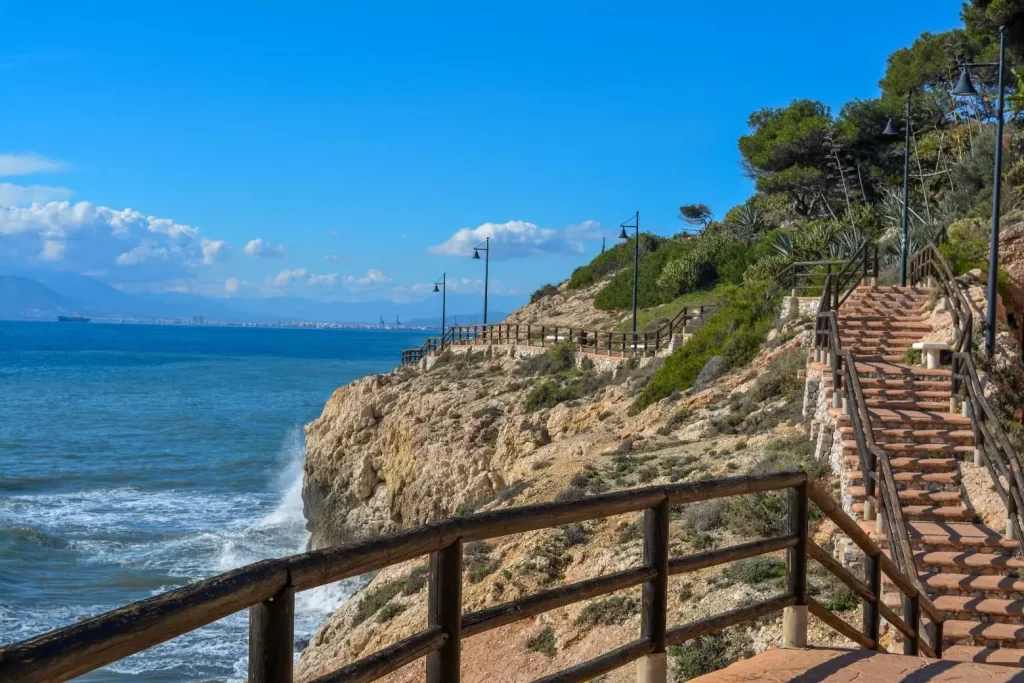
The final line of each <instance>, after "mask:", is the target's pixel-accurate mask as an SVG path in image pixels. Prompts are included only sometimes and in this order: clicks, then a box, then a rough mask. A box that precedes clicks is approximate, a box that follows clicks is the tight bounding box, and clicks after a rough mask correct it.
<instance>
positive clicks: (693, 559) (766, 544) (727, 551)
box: [668, 536, 800, 575]
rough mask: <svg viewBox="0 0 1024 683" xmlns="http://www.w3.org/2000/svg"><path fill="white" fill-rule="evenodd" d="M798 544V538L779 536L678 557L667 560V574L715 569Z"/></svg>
mask: <svg viewBox="0 0 1024 683" xmlns="http://www.w3.org/2000/svg"><path fill="white" fill-rule="evenodd" d="M799 542H800V537H799V536H779V537H777V538H767V539H764V540H762V541H751V542H750V543H743V544H740V545H734V546H731V547H729V548H722V549H720V550H708V551H707V552H703V553H698V554H696V555H687V556H686V557H678V558H675V559H673V560H669V563H668V573H669V574H672V575H675V574H685V573H688V572H695V571H697V570H698V569H706V568H707V567H715V566H718V565H720V564H725V563H726V562H736V561H738V560H745V559H747V558H749V557H756V556H758V555H764V554H766V553H773V552H777V551H779V550H786V549H788V548H795V547H796V545H797V544H798V543H799Z"/></svg>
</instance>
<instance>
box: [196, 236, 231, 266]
mask: <svg viewBox="0 0 1024 683" xmlns="http://www.w3.org/2000/svg"><path fill="white" fill-rule="evenodd" d="M200 245H201V248H202V250H203V265H204V266H212V265H213V264H214V263H217V262H218V261H222V260H224V258H225V257H227V255H228V243H227V242H225V241H224V240H211V239H209V238H206V237H204V238H203V239H202V241H201V242H200Z"/></svg>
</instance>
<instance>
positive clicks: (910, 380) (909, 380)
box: [821, 372, 953, 396]
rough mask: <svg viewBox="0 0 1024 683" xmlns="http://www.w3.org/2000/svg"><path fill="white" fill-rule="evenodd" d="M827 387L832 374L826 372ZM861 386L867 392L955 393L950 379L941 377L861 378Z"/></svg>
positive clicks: (823, 377)
mask: <svg viewBox="0 0 1024 683" xmlns="http://www.w3.org/2000/svg"><path fill="white" fill-rule="evenodd" d="M821 379H822V381H823V382H824V383H825V385H826V386H828V387H831V386H832V373H831V372H826V373H824V374H822V376H821ZM860 386H861V388H862V389H864V391H865V392H866V391H867V390H868V389H902V390H905V391H918V390H920V391H942V392H944V393H945V394H946V395H947V396H948V395H949V394H950V392H952V391H953V383H952V381H951V380H949V379H943V378H941V377H929V378H922V379H918V378H914V377H861V378H860Z"/></svg>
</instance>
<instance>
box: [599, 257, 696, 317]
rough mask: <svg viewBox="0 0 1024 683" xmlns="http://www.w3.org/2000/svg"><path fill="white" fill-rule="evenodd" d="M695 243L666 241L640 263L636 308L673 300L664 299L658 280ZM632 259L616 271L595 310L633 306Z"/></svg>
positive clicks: (622, 309) (625, 308) (614, 309)
mask: <svg viewBox="0 0 1024 683" xmlns="http://www.w3.org/2000/svg"><path fill="white" fill-rule="evenodd" d="M690 241H692V240H665V241H663V242H661V243H659V245H658V248H657V249H655V250H654V251H652V252H651V253H650V254H649V255H648V256H647V257H645V258H643V259H641V261H640V272H639V274H638V277H637V305H638V306H640V307H641V308H649V307H651V306H656V305H658V304H663V303H666V302H668V301H671V300H672V299H673V298H675V296H669V297H664V296H663V295H662V293H661V292H660V291H659V289H658V278H659V277H660V276H661V272H662V270H664V268H665V266H666V265H667V264H668V263H669V262H670V261H672V260H674V259H676V258H680V257H682V256H683V255H684V254H686V253H687V252H688V251H689V250H690V249H691V248H692V247H690V246H689V245H688V243H689V242H690ZM632 265H633V264H632V260H630V261H629V264H628V267H625V268H623V269H622V270H620V271H619V272H617V273H616V274H615V275H614V276H613V277H612V279H611V280H609V281H608V284H606V285H605V286H604V287H603V288H602V289H601V291H600V292H598V293H597V296H596V297H594V307H595V308H597V309H598V310H602V311H616V310H618V311H625V310H627V309H630V308H632V307H633V268H632Z"/></svg>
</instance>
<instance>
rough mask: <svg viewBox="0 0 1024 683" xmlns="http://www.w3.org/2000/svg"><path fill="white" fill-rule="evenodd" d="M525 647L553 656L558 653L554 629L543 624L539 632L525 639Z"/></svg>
mask: <svg viewBox="0 0 1024 683" xmlns="http://www.w3.org/2000/svg"><path fill="white" fill-rule="evenodd" d="M526 649H527V650H532V651H533V652H540V653H542V654H545V655H547V656H548V657H554V656H555V655H556V654H557V653H558V650H557V649H556V648H555V630H554V629H553V628H551V627H550V626H545V627H544V629H543V630H542V631H541V632H540V633H538V634H537V635H535V636H533V637H532V638H530V639H529V640H527V641H526Z"/></svg>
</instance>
